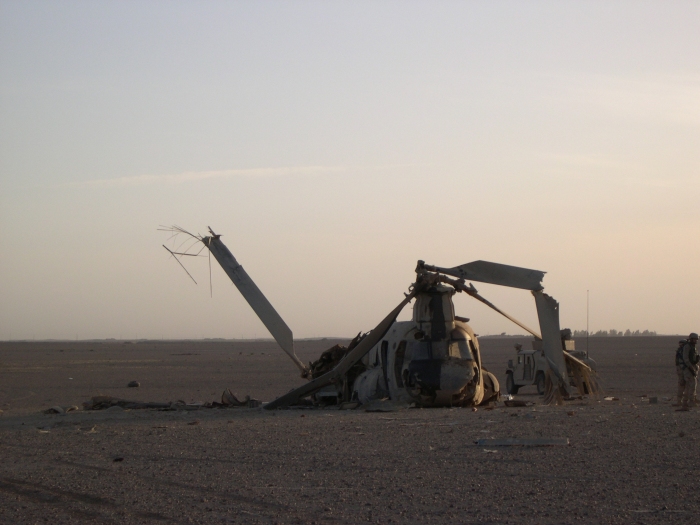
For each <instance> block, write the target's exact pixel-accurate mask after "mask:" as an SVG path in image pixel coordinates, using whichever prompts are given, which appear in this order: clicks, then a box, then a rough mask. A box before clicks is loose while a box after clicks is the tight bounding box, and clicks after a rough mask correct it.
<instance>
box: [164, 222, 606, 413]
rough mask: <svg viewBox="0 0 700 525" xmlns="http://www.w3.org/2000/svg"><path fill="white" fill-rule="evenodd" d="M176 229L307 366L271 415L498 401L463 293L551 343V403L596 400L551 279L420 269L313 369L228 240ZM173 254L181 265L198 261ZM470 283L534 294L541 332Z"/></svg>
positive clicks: (483, 264) (506, 270)
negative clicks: (459, 304)
mask: <svg viewBox="0 0 700 525" xmlns="http://www.w3.org/2000/svg"><path fill="white" fill-rule="evenodd" d="M168 231H172V232H174V233H186V234H187V235H191V236H192V237H193V238H194V239H197V240H199V241H201V242H202V243H203V244H204V246H206V247H207V248H208V249H209V252H210V253H211V255H213V256H214V258H215V259H216V260H217V262H218V263H219V264H220V265H221V267H222V268H223V270H224V271H225V272H226V274H227V275H228V276H229V278H230V279H231V281H232V282H233V283H234V285H235V286H236V287H237V288H238V290H239V291H240V292H241V295H243V297H244V298H245V299H246V301H247V302H248V304H249V305H250V306H251V308H253V310H254V311H255V313H256V314H257V315H258V317H259V318H260V320H261V321H262V322H263V324H264V325H265V326H266V327H267V329H268V330H269V331H270V333H271V334H272V336H273V337H274V338H275V340H276V341H277V343H278V344H279V345H280V347H281V348H282V350H284V352H285V353H286V354H287V355H288V356H289V357H290V358H291V359H292V361H293V362H294V364H295V365H296V366H297V367H298V368H299V370H300V372H301V376H302V377H303V378H305V379H308V382H307V383H305V384H304V385H302V386H300V387H298V388H296V389H294V390H292V391H291V392H289V393H287V394H285V395H283V396H281V397H278V398H277V399H275V400H274V401H272V402H270V403H267V404H266V405H264V408H265V409H268V410H272V409H276V408H283V407H288V406H292V405H296V404H339V405H342V404H343V403H346V404H347V403H348V402H357V403H359V404H363V405H366V404H368V403H372V402H376V401H377V400H389V401H390V402H393V403H399V404H406V405H409V404H412V405H414V406H421V407H431V406H434V407H444V406H478V405H484V404H488V403H490V402H492V401H496V400H498V399H499V397H500V385H499V383H498V380H497V379H496V376H495V375H494V374H492V373H491V372H489V371H488V370H486V368H485V367H484V366H483V364H482V360H481V351H480V348H479V341H478V339H477V337H476V335H475V334H474V332H473V330H472V329H471V327H470V326H469V324H468V321H469V319H465V318H462V317H459V316H456V315H455V312H454V305H453V301H452V296H453V295H454V294H455V293H462V292H464V293H466V294H467V295H469V296H471V297H473V298H475V299H477V300H478V301H480V302H482V303H484V304H485V305H487V306H488V307H489V308H492V309H493V310H495V311H496V312H498V313H500V314H501V315H503V316H504V317H506V318H507V319H509V320H510V321H512V322H514V323H515V324H517V325H518V326H520V327H521V328H523V329H524V330H526V331H527V332H529V333H530V334H532V335H533V336H534V337H535V339H536V340H538V341H541V348H542V352H543V354H544V356H545V357H546V360H547V364H548V370H547V373H546V392H545V402H546V403H548V404H561V403H562V402H563V400H564V399H567V398H570V397H571V396H572V394H573V391H572V389H571V388H570V386H571V385H573V386H575V387H576V389H577V390H578V393H579V395H583V394H584V393H587V394H595V393H596V389H597V381H596V380H595V379H596V378H595V372H594V371H593V370H591V368H590V367H588V365H586V364H585V363H583V362H582V361H580V360H578V359H576V358H575V357H573V356H571V355H569V354H568V353H566V352H564V351H563V350H562V346H561V338H560V326H559V303H558V302H557V301H556V300H555V299H554V298H552V297H551V296H549V295H547V294H545V293H544V291H543V290H544V289H543V287H542V284H541V281H542V279H543V278H544V275H545V272H541V271H538V270H531V269H527V268H520V267H516V266H508V265H505V264H499V263H493V262H488V261H474V262H471V263H467V264H463V265H461V266H457V267H454V268H442V267H437V266H431V265H427V264H425V263H424V262H423V261H418V265H417V267H416V281H415V282H414V283H413V284H412V285H411V286H410V287H409V293H407V294H404V298H403V300H402V301H401V302H400V303H399V304H398V305H397V306H396V307H395V308H394V309H393V310H392V311H391V312H390V313H389V314H388V315H387V316H386V317H385V318H384V319H382V321H380V322H379V324H378V325H377V326H376V327H375V328H374V329H372V330H370V331H369V332H367V333H365V334H362V333H360V334H358V336H357V337H355V339H353V341H352V342H351V343H350V345H349V347H347V348H345V347H344V346H342V345H336V346H334V347H333V348H331V349H329V350H327V351H325V352H324V353H323V354H322V355H321V357H320V358H319V359H318V360H317V361H316V362H314V363H310V364H309V366H307V365H304V364H303V363H302V362H301V360H300V359H299V358H298V357H297V355H296V354H295V352H294V339H293V334H292V330H291V329H290V328H289V327H288V326H287V324H286V323H285V322H284V320H283V319H282V317H281V316H280V315H279V314H278V313H277V311H276V310H275V309H274V307H273V306H272V305H271V304H270V302H269V301H268V300H267V298H266V297H265V295H264V294H263V293H262V292H261V291H260V289H259V288H258V287H257V286H256V284H255V283H254V282H253V280H252V279H251V278H250V276H249V275H248V273H247V272H246V271H245V270H244V269H243V267H242V266H241V265H240V264H239V263H238V261H237V260H236V258H235V257H234V256H233V254H232V253H231V252H230V251H229V249H228V248H227V247H226V246H225V245H224V244H223V242H221V235H217V234H215V233H214V232H213V231H212V230H211V228H210V229H209V232H210V234H211V235H209V236H206V237H203V236H195V235H192V234H190V233H189V232H186V231H185V230H182V229H181V228H178V227H173V228H169V229H168ZM166 249H167V248H166ZM168 251H169V252H170V253H171V254H172V255H173V256H174V257H176V258H177V257H178V256H182V255H190V254H189V253H187V252H174V251H171V250H169V249H168ZM178 262H180V261H179V260H178ZM180 264H181V263H180ZM188 274H189V273H188ZM451 277H454V278H451ZM466 280H470V281H478V282H484V283H490V284H497V285H500V286H507V287H513V288H520V289H524V290H530V292H531V293H532V295H533V296H534V298H535V305H536V308H537V314H538V318H539V325H540V333H537V332H536V331H534V330H533V329H531V328H529V327H528V326H526V325H525V324H523V323H521V322H520V321H518V320H517V319H515V318H513V317H512V316H510V315H509V314H507V313H506V312H504V311H503V310H501V309H500V308H498V307H497V306H495V305H494V304H493V303H491V302H490V301H488V300H487V299H485V298H484V297H482V296H481V295H480V294H479V293H478V291H477V290H476V288H475V287H474V285H473V284H471V283H469V284H468V285H467V284H466V282H465V281H466ZM414 299H415V303H414V305H413V318H412V320H411V321H401V322H397V321H396V318H397V317H398V315H399V313H400V312H401V311H402V310H403V308H404V307H405V306H406V305H408V304H409V303H410V302H411V301H412V300H414ZM570 377H571V378H573V379H570ZM585 390H588V391H587V392H584V391H585ZM224 395H226V393H224ZM222 400H223V398H222Z"/></svg>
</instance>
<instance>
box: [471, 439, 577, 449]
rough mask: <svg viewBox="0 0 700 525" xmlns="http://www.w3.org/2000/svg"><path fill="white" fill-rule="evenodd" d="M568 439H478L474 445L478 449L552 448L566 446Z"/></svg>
mask: <svg viewBox="0 0 700 525" xmlns="http://www.w3.org/2000/svg"><path fill="white" fill-rule="evenodd" d="M568 444H569V439H568V438H535V439H516V438H507V439H479V440H477V441H476V445H477V446H480V447H485V446H489V447H554V446H562V445H568Z"/></svg>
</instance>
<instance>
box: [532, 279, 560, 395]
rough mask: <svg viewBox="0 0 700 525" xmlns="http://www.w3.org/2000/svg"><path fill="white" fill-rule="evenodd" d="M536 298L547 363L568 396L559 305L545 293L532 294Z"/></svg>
mask: <svg viewBox="0 0 700 525" xmlns="http://www.w3.org/2000/svg"><path fill="white" fill-rule="evenodd" d="M532 295H534V296H535V306H537V316H538V317H539V319H540V330H541V331H542V350H543V351H544V355H545V356H546V357H547V363H548V364H549V368H550V369H551V370H552V372H553V373H554V375H555V376H556V377H557V379H558V380H559V386H560V387H561V388H562V389H563V390H564V391H565V392H566V393H567V394H568V393H569V385H568V381H567V380H566V379H565V378H568V373H567V371H566V362H565V361H564V351H563V350H562V347H561V335H560V334H561V332H560V327H559V303H558V302H557V301H556V299H554V298H553V297H552V296H550V295H547V294H546V293H544V292H541V291H536V292H532Z"/></svg>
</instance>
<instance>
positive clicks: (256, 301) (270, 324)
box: [202, 235, 309, 377]
mask: <svg viewBox="0 0 700 525" xmlns="http://www.w3.org/2000/svg"><path fill="white" fill-rule="evenodd" d="M202 242H203V243H204V244H205V245H206V246H207V247H208V248H209V251H210V252H211V254H212V255H213V256H214V258H215V259H216V260H217V261H218V262H219V264H220V265H221V267H222V268H223V269H224V271H225V272H226V274H227V275H228V276H229V277H230V279H231V281H233V284H235V285H236V288H238V291H239V292H241V295H242V296H243V297H244V298H245V300H246V301H248V304H249V305H250V307H251V308H252V309H253V311H255V313H256V314H257V316H258V317H259V318H260V320H261V321H262V322H263V324H264V325H265V327H266V328H267V329H268V330H269V331H270V333H271V334H272V337H274V338H275V341H277V343H278V344H279V345H280V346H281V347H282V350H284V351H285V352H286V353H287V355H288V356H289V357H291V359H292V361H294V364H295V365H297V367H298V368H299V370H301V373H302V377H306V376H307V375H308V372H309V369H308V367H306V366H305V365H304V363H302V362H301V361H300V360H299V358H298V357H297V355H296V354H295V353H294V337H293V335H292V331H291V329H290V328H289V327H288V326H287V323H285V322H284V320H283V319H282V317H280V314H278V313H277V310H275V309H274V307H273V306H272V305H271V304H270V301H268V300H267V298H266V297H265V296H264V295H263V293H262V292H261V291H260V288H258V287H257V285H256V284H255V283H254V282H253V279H251V278H250V276H249V275H248V274H247V273H246V271H245V270H244V269H243V266H241V265H240V264H238V261H236V258H235V257H234V256H233V254H232V253H231V252H230V251H229V249H228V248H227V247H226V246H225V245H224V243H222V242H221V241H220V240H219V236H218V235H213V236H211V237H204V238H203V239H202Z"/></svg>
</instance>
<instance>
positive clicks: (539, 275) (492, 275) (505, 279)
mask: <svg viewBox="0 0 700 525" xmlns="http://www.w3.org/2000/svg"><path fill="white" fill-rule="evenodd" d="M426 269H429V270H432V271H437V272H440V273H444V274H446V275H452V276H454V277H459V278H460V279H464V280H465V281H479V282H481V283H489V284H498V285H500V286H510V287H512V288H523V289H525V290H542V288H543V287H542V279H544V274H545V273H546V272H541V271H539V270H530V269H529V268H520V267H519V266H509V265H507V264H500V263H493V262H488V261H474V262H470V263H467V264H463V265H461V266H455V267H454V268H440V267H438V266H427V265H426Z"/></svg>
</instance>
